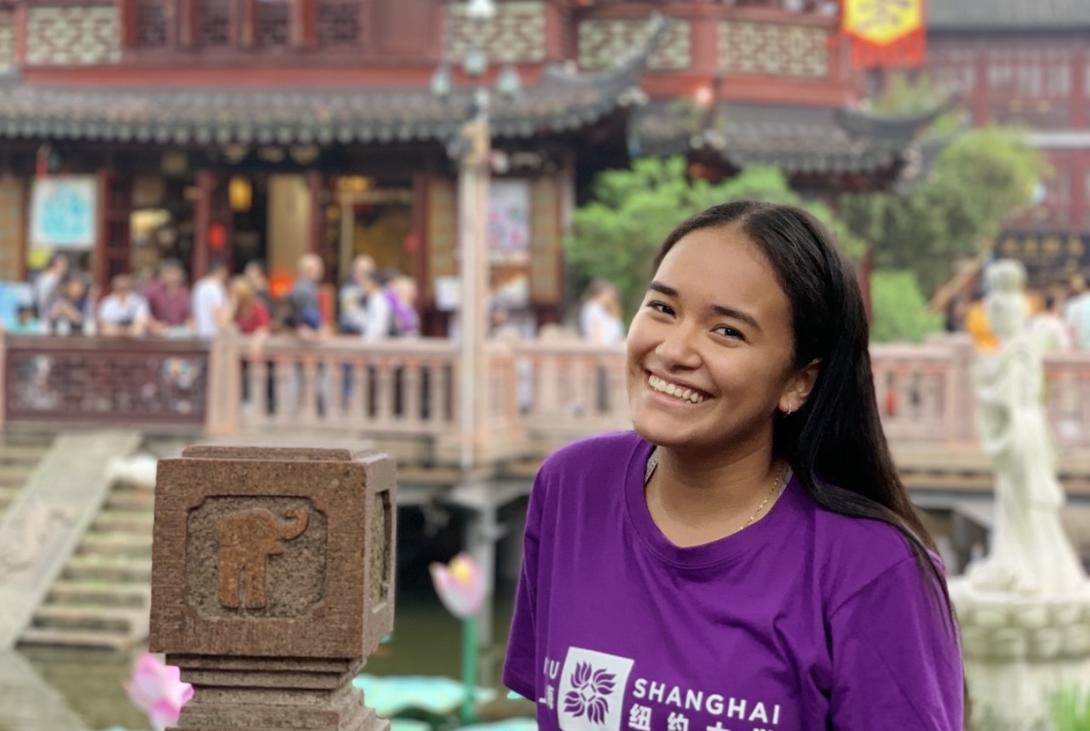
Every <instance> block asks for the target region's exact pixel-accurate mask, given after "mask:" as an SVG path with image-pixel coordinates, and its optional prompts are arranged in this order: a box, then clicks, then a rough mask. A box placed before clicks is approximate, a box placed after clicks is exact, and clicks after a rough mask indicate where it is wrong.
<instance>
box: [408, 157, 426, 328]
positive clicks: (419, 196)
mask: <svg viewBox="0 0 1090 731" xmlns="http://www.w3.org/2000/svg"><path fill="white" fill-rule="evenodd" d="M412 221H413V229H412V232H411V233H410V234H409V235H410V236H412V238H413V241H414V243H415V244H416V251H415V252H414V254H415V256H414V257H413V271H412V276H413V279H415V280H416V309H417V311H418V312H419V313H420V319H421V323H423V320H424V306H425V302H426V301H427V299H428V295H429V294H430V287H429V286H428V284H429V282H428V246H427V243H428V242H427V235H428V234H427V231H428V174H427V173H420V172H418V173H414V174H413V212H412ZM421 329H423V328H421Z"/></svg>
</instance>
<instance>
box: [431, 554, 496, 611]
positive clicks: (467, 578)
mask: <svg viewBox="0 0 1090 731" xmlns="http://www.w3.org/2000/svg"><path fill="white" fill-rule="evenodd" d="M428 568H429V569H430V570H431V580H432V582H433V583H434V584H435V591H436V593H438V594H439V598H440V599H442V600H443V606H445V607H446V608H447V611H449V612H450V613H451V614H453V615H454V616H455V617H458V618H459V619H468V618H469V617H472V616H473V615H475V614H476V613H477V612H479V611H481V605H482V604H484V572H483V571H481V567H480V566H478V565H477V562H476V561H474V560H473V557H472V556H470V555H469V554H468V553H464V552H463V553H459V554H458V555H457V556H455V557H454V558H453V559H451V561H450V565H448V566H444V565H443V564H441V563H433V564H432V565H431V566H429V567H428Z"/></svg>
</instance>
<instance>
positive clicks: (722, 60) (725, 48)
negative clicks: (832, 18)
mask: <svg viewBox="0 0 1090 731" xmlns="http://www.w3.org/2000/svg"><path fill="white" fill-rule="evenodd" d="M829 40H830V39H829V30H828V29H826V28H815V27H811V26H805V25H788V24H784V23H750V22H740V21H733V20H725V21H723V22H721V23H720V24H719V69H720V70H721V71H726V72H730V73H742V74H768V75H770V76H794V77H805V78H820V77H824V76H826V75H828V73H829Z"/></svg>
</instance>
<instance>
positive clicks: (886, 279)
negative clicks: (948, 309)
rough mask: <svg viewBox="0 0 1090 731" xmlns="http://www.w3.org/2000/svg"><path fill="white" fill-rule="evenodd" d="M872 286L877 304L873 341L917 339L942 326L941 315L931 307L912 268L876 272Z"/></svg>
mask: <svg viewBox="0 0 1090 731" xmlns="http://www.w3.org/2000/svg"><path fill="white" fill-rule="evenodd" d="M870 288H871V289H870V291H871V305H872V307H873V308H874V323H873V324H872V325H871V333H870V336H871V341H873V342H876V343H887V342H894V341H898V342H905V341H907V342H913V343H918V342H920V341H921V340H923V339H924V337H925V336H927V335H929V334H930V333H933V332H937V331H938V330H939V329H940V328H941V327H942V316H941V315H939V314H938V313H936V312H932V311H931V310H930V309H929V308H928V306H927V300H926V299H924V296H923V293H922V292H920V287H919V285H918V284H917V283H916V276H915V275H914V274H913V273H912V272H908V271H896V270H880V271H876V272H873V273H872V274H871V279H870Z"/></svg>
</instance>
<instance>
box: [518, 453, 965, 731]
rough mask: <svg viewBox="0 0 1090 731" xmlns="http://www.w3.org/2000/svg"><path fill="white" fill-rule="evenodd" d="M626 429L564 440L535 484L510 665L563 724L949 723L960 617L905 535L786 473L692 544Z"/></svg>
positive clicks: (906, 729) (665, 730) (902, 728)
mask: <svg viewBox="0 0 1090 731" xmlns="http://www.w3.org/2000/svg"><path fill="white" fill-rule="evenodd" d="M651 449H652V445H650V444H648V443H647V442H645V441H644V440H643V439H641V438H640V437H639V436H638V435H636V434H635V433H632V432H628V433H624V434H612V435H607V436H603V437H596V438H594V439H589V440H586V441H583V442H579V443H577V444H573V445H571V446H568V447H565V448H564V449H562V450H560V451H559V452H557V453H556V454H554V455H553V456H552V457H550V458H549V459H548V460H546V462H545V464H544V465H542V467H541V470H540V472H539V473H538V476H537V479H536V480H535V482H534V488H533V492H532V493H531V495H530V507H529V511H528V514H527V522H526V535H525V543H524V555H523V566H522V575H521V579H520V581H519V588H518V596H517V599H516V604H515V615H514V618H513V620H512V627H511V637H510V640H509V642H508V646H507V660H506V663H505V666H504V673H503V679H504V682H505V683H506V684H507V685H508V687H510V688H511V689H513V690H515V691H517V692H518V693H521V694H522V695H524V696H526V697H527V698H530V699H532V700H534V701H536V702H537V718H538V724H539V727H540V728H542V729H563V731H622V730H625V729H634V730H635V731H659V730H660V729H661V730H662V731H706V730H707V731H728V730H729V731H760V730H762V729H763V730H767V731H821V730H825V729H836V730H837V731H854V730H856V729H858V730H859V731H887V730H893V729H896V731H915V730H917V729H927V730H928V731H940V730H941V731H954V730H956V729H961V727H962V726H961V719H962V674H961V673H962V670H961V657H960V651H959V647H958V640H957V631H956V628H955V627H954V626H953V623H952V620H951V619H949V617H948V615H947V613H946V609H945V607H944V605H943V603H942V602H943V600H942V598H941V593H938V591H939V590H938V587H937V586H936V585H935V582H934V581H933V580H929V579H928V578H926V577H925V576H924V574H923V572H922V571H921V569H920V567H919V565H918V564H917V562H916V559H915V558H914V556H913V553H912V550H911V548H910V547H909V544H908V542H907V540H906V539H905V538H903V537H902V536H901V534H900V533H899V532H898V531H897V530H896V529H895V528H892V527H890V526H888V525H886V524H884V523H882V522H879V521H875V520H867V519H858V518H850V517H846V516H842V515H839V514H836V513H832V512H829V511H827V510H823V509H821V508H820V507H818V505H817V504H816V503H815V502H814V501H813V499H812V498H810V497H809V495H808V494H807V493H806V491H805V489H804V488H803V487H802V486H801V485H800V484H799V483H798V481H797V480H795V479H792V480H791V481H790V482H789V483H788V485H787V487H786V488H785V490H784V492H783V495H782V496H781V497H780V499H779V500H778V501H777V502H776V504H775V505H774V506H773V508H772V509H771V511H770V512H769V513H768V514H767V515H766V516H765V517H764V518H763V519H761V520H759V521H757V522H756V523H754V524H753V525H751V526H750V527H748V528H746V529H744V530H741V531H739V532H737V533H735V534H733V535H730V536H727V537H726V538H722V539H720V540H718V541H714V542H712V543H708V544H705V545H701V546H695V547H690V548H679V547H677V546H675V545H673V544H672V543H671V542H670V541H669V540H668V539H667V538H666V537H665V536H664V535H663V534H662V532H661V531H659V530H658V528H657V526H656V525H655V523H654V521H653V520H652V518H651V514H650V512H649V511H648V508H647V502H646V500H645V498H644V491H643V482H644V480H643V476H644V468H645V466H646V463H647V458H648V456H649V455H650V453H651Z"/></svg>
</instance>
